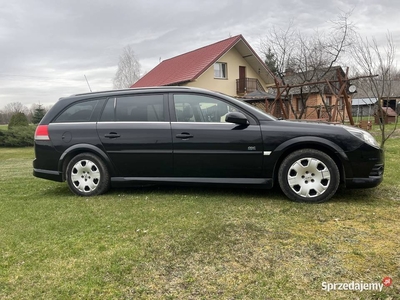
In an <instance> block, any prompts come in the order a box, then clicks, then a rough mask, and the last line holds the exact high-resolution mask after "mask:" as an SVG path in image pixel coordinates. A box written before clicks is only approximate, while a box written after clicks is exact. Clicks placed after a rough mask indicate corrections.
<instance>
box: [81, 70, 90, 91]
mask: <svg viewBox="0 0 400 300" xmlns="http://www.w3.org/2000/svg"><path fill="white" fill-rule="evenodd" d="M83 76H85V79H86V83H87V85H88V87H89V91H90V92H92V89H91V88H90V84H89V81H88V80H87V78H86V75H85V74H83Z"/></svg>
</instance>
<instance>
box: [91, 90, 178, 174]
mask: <svg viewBox="0 0 400 300" xmlns="http://www.w3.org/2000/svg"><path fill="white" fill-rule="evenodd" d="M167 112H168V107H167V99H166V98H165V99H164V94H143V95H129V96H121V97H115V98H110V99H108V101H107V103H106V105H105V108H104V110H103V113H102V115H101V117H100V120H99V122H98V123H97V132H98V135H99V138H100V140H101V142H102V145H103V147H104V149H105V151H106V153H107V155H108V156H109V157H110V159H111V161H112V163H113V164H114V166H115V168H116V169H117V172H118V173H119V175H118V176H123V177H164V176H173V165H172V138H171V125H170V122H169V115H168V113H167Z"/></svg>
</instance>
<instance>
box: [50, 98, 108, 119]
mask: <svg viewBox="0 0 400 300" xmlns="http://www.w3.org/2000/svg"><path fill="white" fill-rule="evenodd" d="M99 101H100V100H98V99H97V100H90V101H84V102H79V103H75V104H73V105H71V106H70V107H68V108H67V109H66V110H64V111H63V112H62V113H61V114H60V115H59V116H58V117H57V118H56V119H55V120H54V121H53V123H69V122H90V120H91V119H92V115H93V113H94V111H95V109H96V107H97V106H98V104H99Z"/></svg>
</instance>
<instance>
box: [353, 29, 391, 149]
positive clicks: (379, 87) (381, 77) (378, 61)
mask: <svg viewBox="0 0 400 300" xmlns="http://www.w3.org/2000/svg"><path fill="white" fill-rule="evenodd" d="M352 54H353V57H354V61H355V62H357V65H356V67H357V71H358V72H359V73H361V74H364V75H375V74H376V75H378V76H371V77H370V78H367V79H363V80H362V81H360V82H359V85H360V86H361V87H362V88H363V89H364V92H365V93H366V95H367V97H369V98H376V99H377V100H378V101H377V110H376V114H377V116H378V118H377V119H378V120H379V129H380V131H381V147H382V148H383V146H384V145H385V142H386V141H387V140H388V139H389V138H390V136H391V135H392V134H393V133H394V131H395V130H396V127H397V121H398V118H397V119H396V123H395V126H394V128H393V130H391V131H390V132H386V126H385V122H384V121H383V120H384V111H383V109H382V107H383V102H384V101H385V100H386V101H387V100H389V99H390V97H391V96H393V95H392V93H393V90H394V86H393V83H394V81H395V80H396V79H397V77H398V76H399V71H398V70H397V69H396V64H395V57H396V47H395V45H394V42H393V37H392V35H391V34H390V33H388V34H387V36H386V45H381V44H379V43H378V42H377V41H376V39H368V38H365V39H363V38H362V37H360V36H358V39H357V43H355V44H354V51H352Z"/></svg>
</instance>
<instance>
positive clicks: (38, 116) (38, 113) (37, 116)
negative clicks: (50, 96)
mask: <svg viewBox="0 0 400 300" xmlns="http://www.w3.org/2000/svg"><path fill="white" fill-rule="evenodd" d="M45 114H46V111H45V110H44V108H42V106H41V105H40V104H39V107H38V108H36V109H35V113H34V114H33V116H32V123H33V124H39V122H40V121H41V120H42V119H43V117H44V115H45Z"/></svg>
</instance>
